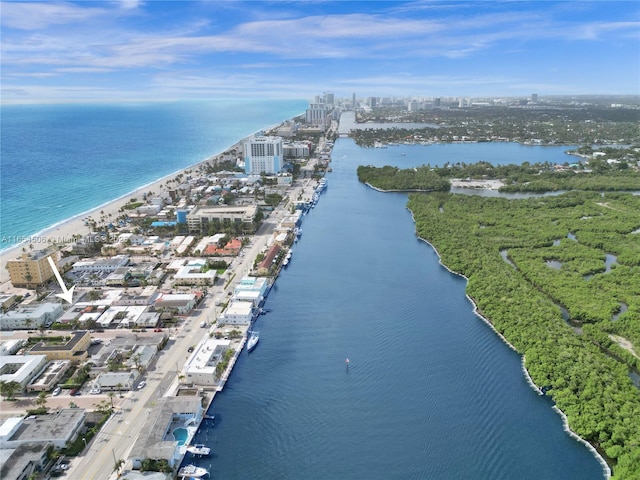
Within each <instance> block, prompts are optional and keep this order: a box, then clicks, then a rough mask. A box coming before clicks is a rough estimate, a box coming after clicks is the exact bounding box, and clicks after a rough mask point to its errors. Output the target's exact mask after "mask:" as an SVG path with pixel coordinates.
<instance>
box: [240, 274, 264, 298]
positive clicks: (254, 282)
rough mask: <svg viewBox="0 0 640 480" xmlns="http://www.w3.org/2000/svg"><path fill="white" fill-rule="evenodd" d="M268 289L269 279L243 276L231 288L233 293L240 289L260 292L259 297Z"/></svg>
mask: <svg viewBox="0 0 640 480" xmlns="http://www.w3.org/2000/svg"><path fill="white" fill-rule="evenodd" d="M268 289H269V280H268V279H267V278H265V277H244V278H242V279H241V280H240V283H238V285H236V287H235V288H234V289H233V291H234V294H237V293H239V292H241V291H250V292H260V296H261V297H263V298H264V297H265V296H266V295H267V290H268Z"/></svg>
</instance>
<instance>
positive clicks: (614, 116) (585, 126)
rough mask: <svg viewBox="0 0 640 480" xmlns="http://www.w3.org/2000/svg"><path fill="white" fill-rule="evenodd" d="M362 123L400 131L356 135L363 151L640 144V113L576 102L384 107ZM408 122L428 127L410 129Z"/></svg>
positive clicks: (360, 116) (372, 130)
mask: <svg viewBox="0 0 640 480" xmlns="http://www.w3.org/2000/svg"><path fill="white" fill-rule="evenodd" d="M357 120H358V121H359V122H361V123H366V122H376V123H384V122H393V123H394V124H395V125H397V126H395V125H394V128H383V129H378V128H369V129H361V130H352V131H351V134H350V136H351V137H352V138H353V139H354V140H355V142H356V143H357V144H358V145H360V146H365V147H367V146H368V147H370V146H373V145H374V143H375V142H376V141H381V142H383V143H386V142H416V141H418V142H421V141H426V142H457V141H477V142H492V141H498V142H500V141H501V142H519V143H529V144H536V145H558V144H561V145H598V144H600V145H606V144H611V143H615V144H627V145H629V144H632V143H636V142H638V141H640V130H639V129H638V123H639V122H640V109H638V108H636V107H631V106H626V107H624V108H612V107H610V106H603V105H575V104H572V103H557V104H538V105H535V106H529V105H526V106H515V105H512V106H473V107H466V108H457V107H453V106H449V107H447V108H432V109H425V110H418V111H412V112H408V111H407V109H406V107H404V106H401V107H381V108H374V109H372V110H371V111H370V112H359V113H358V117H357ZM402 122H416V123H426V124H431V125H425V127H424V128H418V129H414V128H406V127H403V125H402Z"/></svg>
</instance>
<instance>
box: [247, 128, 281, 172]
mask: <svg viewBox="0 0 640 480" xmlns="http://www.w3.org/2000/svg"><path fill="white" fill-rule="evenodd" d="M282 157H283V152H282V137H265V136H260V137H253V138H250V139H249V140H247V141H245V142H244V171H245V172H246V173H251V174H257V175H259V174H261V173H267V174H270V173H280V170H281V169H282Z"/></svg>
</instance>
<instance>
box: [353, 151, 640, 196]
mask: <svg viewBox="0 0 640 480" xmlns="http://www.w3.org/2000/svg"><path fill="white" fill-rule="evenodd" d="M621 150H627V149H621ZM453 178H464V179H472V180H488V179H494V180H501V181H502V182H503V183H504V186H503V187H501V188H500V191H501V192H553V191H559V190H591V191H598V192H600V191H629V190H640V172H639V171H637V169H633V168H631V167H629V165H628V164H627V163H625V162H623V163H619V164H617V163H614V164H608V163H607V162H605V161H603V160H599V159H592V160H590V161H589V164H588V168H586V167H585V165H584V164H582V163H576V164H573V165H572V166H569V165H568V164H567V165H566V166H561V167H560V168H557V166H555V165H552V164H550V163H548V162H547V163H529V162H524V163H523V164H521V165H514V164H510V165H492V164H491V163H489V162H477V163H472V164H466V163H456V164H445V165H444V166H442V167H431V166H430V165H428V164H427V165H423V166H421V167H416V168H407V169H403V170H400V169H398V168H397V167H391V166H384V167H379V168H378V167H372V166H359V167H358V179H359V180H360V181H361V182H363V183H367V184H369V185H371V186H373V187H374V188H378V189H381V190H387V191H389V190H403V191H410V190H423V191H424V190H435V191H448V190H449V185H448V184H449V182H448V180H449V179H453Z"/></svg>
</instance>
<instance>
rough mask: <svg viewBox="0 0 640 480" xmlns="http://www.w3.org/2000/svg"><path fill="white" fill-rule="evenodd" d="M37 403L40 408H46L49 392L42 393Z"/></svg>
mask: <svg viewBox="0 0 640 480" xmlns="http://www.w3.org/2000/svg"><path fill="white" fill-rule="evenodd" d="M35 403H36V405H37V406H38V407H40V408H42V407H45V406H46V405H47V392H40V393H39V394H38V398H36V402H35Z"/></svg>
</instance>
